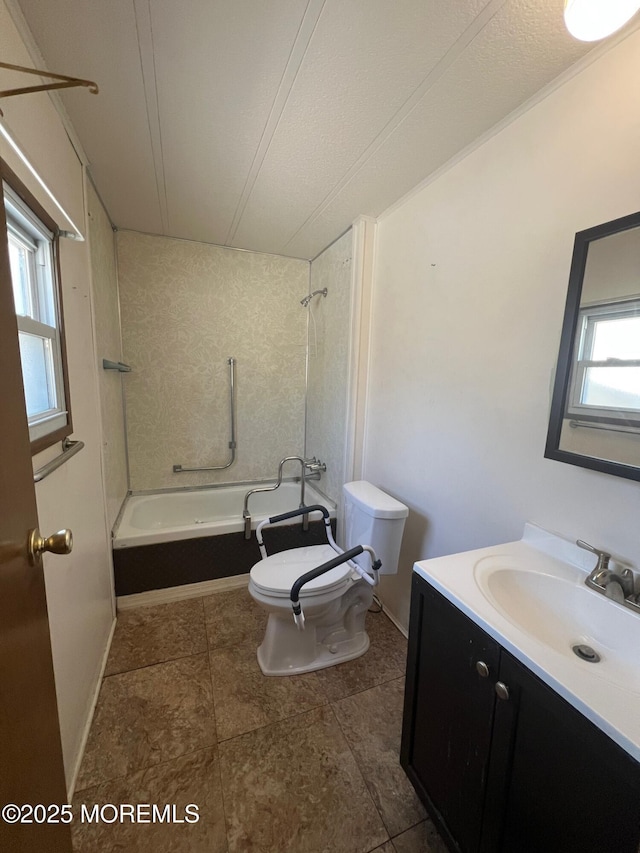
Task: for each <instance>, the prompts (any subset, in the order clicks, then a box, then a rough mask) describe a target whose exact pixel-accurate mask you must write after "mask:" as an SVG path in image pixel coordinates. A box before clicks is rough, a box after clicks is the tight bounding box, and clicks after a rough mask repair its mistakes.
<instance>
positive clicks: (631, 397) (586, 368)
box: [567, 297, 640, 428]
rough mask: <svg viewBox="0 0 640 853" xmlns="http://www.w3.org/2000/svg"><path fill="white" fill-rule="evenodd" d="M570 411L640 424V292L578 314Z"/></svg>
mask: <svg viewBox="0 0 640 853" xmlns="http://www.w3.org/2000/svg"><path fill="white" fill-rule="evenodd" d="M575 352H576V355H575V358H574V363H573V371H572V379H571V388H570V395H569V404H568V408H567V414H568V415H569V416H570V417H577V418H581V419H584V420H594V421H604V422H609V423H624V424H626V425H628V426H631V427H637V428H640V297H637V298H633V299H625V300H620V301H619V302H609V303H607V304H605V305H594V306H585V307H583V308H581V309H580V313H579V317H578V328H577V340H576V351H575Z"/></svg>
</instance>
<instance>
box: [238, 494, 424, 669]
mask: <svg viewBox="0 0 640 853" xmlns="http://www.w3.org/2000/svg"><path fill="white" fill-rule="evenodd" d="M343 493H344V521H345V524H344V530H345V550H348V549H351V548H353V547H354V546H356V545H362V546H369V549H373V551H374V552H375V556H376V557H377V558H378V559H379V560H380V561H381V564H382V565H381V568H380V574H395V573H396V572H397V571H398V558H399V555H400V543H401V541H402V533H403V530H404V525H405V520H406V518H407V515H408V514H409V510H408V508H407V507H406V506H405V505H404V504H403V503H400V501H398V500H396V499H395V498H392V497H391V496H390V495H387V494H386V493H385V492H383V491H381V490H380V489H378V488H377V487H376V486H374V485H372V484H371V483H368V482H366V481H364V480H359V481H357V482H353V483H346V484H345V485H344V486H343ZM325 524H326V526H327V534H328V535H327V538H328V543H327V544H326V545H309V546H305V547H302V548H293V549H291V550H289V551H282V552H280V553H279V554H273V555H271V556H264V557H263V559H262V560H261V561H260V562H259V563H256V565H255V566H254V567H253V568H252V569H251V573H250V576H249V592H250V594H251V596H252V597H253V599H254V600H255V601H256V602H257V603H258V604H259V605H260V606H261V607H262V608H263V609H264V610H266V611H267V613H268V614H269V618H268V621H267V628H266V631H265V636H264V639H263V641H262V644H261V645H260V647H259V648H258V663H259V665H260V669H261V670H262V672H263V673H264V674H265V675H297V674H299V673H303V672H312V671H314V670H317V669H323V668H324V667H327V666H333V665H334V664H337V663H343V662H344V661H348V660H352V659H353V658H357V657H359V656H360V655H363V654H364V653H365V652H366V651H367V649H368V648H369V637H368V636H367V632H366V630H365V616H366V614H367V610H368V609H369V607H370V606H371V604H372V602H373V587H374V586H375V584H376V583H377V575H378V572H377V571H372V558H371V556H370V554H369V553H368V552H367V551H363V553H361V554H359V555H358V556H355V557H354V558H353V561H349V562H344V563H342V564H341V565H339V566H337V567H335V568H332V569H330V570H329V571H327V572H326V573H324V574H322V575H320V576H319V577H316V578H314V579H312V580H310V581H309V582H308V583H305V584H304V586H303V587H302V588H301V590H300V593H299V599H300V601H299V603H300V605H301V608H302V610H303V612H304V628H303V629H302V630H301V629H300V626H299V625H298V624H296V622H295V621H294V616H293V614H292V601H291V597H290V596H291V588H292V586H293V584H294V583H295V581H296V580H297V579H298V578H300V576H301V575H304V574H305V573H306V572H308V571H310V570H311V569H315V568H316V567H318V566H320V565H322V564H323V563H326V562H328V561H330V560H333V559H335V558H336V557H338V556H339V555H340V554H341V553H342V552H341V550H340V549H339V548H338V547H337V546H335V548H334V547H333V545H335V543H333V545H332V544H331V543H332V542H333V537H332V536H331V529H330V526H329V520H328V517H327V518H326V519H325ZM261 551H262V552H263V554H265V555H266V552H265V551H264V548H263V547H261ZM363 574H364V575H366V577H363V576H362V575H363Z"/></svg>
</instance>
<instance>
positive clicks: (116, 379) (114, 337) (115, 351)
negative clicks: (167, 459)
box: [87, 183, 127, 529]
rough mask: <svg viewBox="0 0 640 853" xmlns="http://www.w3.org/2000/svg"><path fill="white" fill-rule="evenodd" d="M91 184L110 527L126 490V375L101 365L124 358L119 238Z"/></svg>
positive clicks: (89, 203)
mask: <svg viewBox="0 0 640 853" xmlns="http://www.w3.org/2000/svg"><path fill="white" fill-rule="evenodd" d="M87 188H88V193H87V207H88V214H87V215H88V222H89V247H90V250H91V279H92V284H93V296H94V305H95V310H94V313H95V326H96V355H97V357H98V358H97V361H98V385H99V392H100V412H101V415H102V471H103V477H104V490H105V498H106V505H107V523H108V526H109V529H111V528H112V527H113V525H114V523H115V520H116V518H117V516H118V512H119V511H120V507H121V506H122V502H123V500H124V498H125V496H126V493H127V458H126V457H127V449H126V445H125V430H124V412H123V389H122V382H123V381H126V374H122V373H118V372H117V371H115V370H103V369H101V367H102V359H103V358H106V359H109V360H110V361H121V360H122V338H121V334H120V306H119V302H118V279H117V269H116V255H115V237H114V233H113V229H112V227H111V222H110V221H109V217H108V216H107V214H106V212H105V210H104V208H103V206H102V203H101V202H100V199H99V198H98V195H97V193H96V191H95V189H94V188H93V186H92V184H90V183H89V184H88V187H87Z"/></svg>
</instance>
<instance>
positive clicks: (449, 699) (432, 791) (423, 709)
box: [401, 575, 500, 853]
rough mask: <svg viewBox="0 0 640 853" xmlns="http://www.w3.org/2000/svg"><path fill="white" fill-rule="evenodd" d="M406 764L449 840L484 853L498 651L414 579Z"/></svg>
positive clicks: (403, 756) (404, 745)
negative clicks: (482, 828) (479, 847)
mask: <svg viewBox="0 0 640 853" xmlns="http://www.w3.org/2000/svg"><path fill="white" fill-rule="evenodd" d="M411 608H412V610H411V624H410V627H409V658H408V661H407V689H406V695H405V718H404V726H403V742H402V753H401V763H402V765H403V767H404V768H405V770H406V772H407V775H408V776H409V778H410V779H411V781H412V783H413V785H414V787H416V789H417V790H418V793H420V794H421V796H422V798H423V799H424V801H425V804H426V805H427V807H428V808H429V811H430V812H431V814H432V816H433V817H434V818H435V820H436V821H437V822H438V825H439V828H440V829H441V830H442V832H443V834H444V835H445V836H446V837H447V838H448V840H449V841H450V842H452V843H453V845H454V846H455V849H458V850H460V851H463V853H472V852H473V851H477V850H478V846H479V843H480V832H481V827H482V813H483V805H484V793H485V780H486V773H487V767H488V762H489V749H490V744H491V729H492V723H493V711H494V705H495V693H494V688H493V685H494V682H495V679H496V677H497V673H498V666H499V659H500V647H499V646H498V644H497V643H496V642H495V641H494V640H492V639H491V637H489V636H488V635H487V634H486V633H485V632H484V631H482V630H481V629H480V628H479V627H478V626H477V625H476V624H475V623H474V622H472V621H471V620H470V619H468V618H467V617H466V616H465V615H464V614H463V613H462V612H461V611H460V610H458V609H457V608H456V607H454V606H453V605H452V604H451V603H450V602H448V601H447V600H446V599H445V598H444V597H443V596H442V595H440V593H439V592H437V591H436V590H435V589H433V588H432V587H431V586H429V584H427V583H425V581H423V580H422V579H421V578H419V577H418V576H417V575H414V576H413V588H412V597H411Z"/></svg>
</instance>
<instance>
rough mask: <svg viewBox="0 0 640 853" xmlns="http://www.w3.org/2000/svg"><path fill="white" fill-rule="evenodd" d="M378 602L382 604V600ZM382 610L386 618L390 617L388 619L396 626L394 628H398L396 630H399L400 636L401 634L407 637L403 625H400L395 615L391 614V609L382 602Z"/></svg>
mask: <svg viewBox="0 0 640 853" xmlns="http://www.w3.org/2000/svg"><path fill="white" fill-rule="evenodd" d="M380 603H381V604H382V602H380ZM382 612H383V613H384V615H385V616H386V617H387V618H388V619H390V620H391V621H392V622H393V624H394V625H395V626H396V628H397V629H398V631H400V633H401V634H402V636H403V637H406V638H407V639H409V631H408V630H407V629H406V628H405V627H404V625H402V624H401V623H400V622H399V621H398V619H397V617H395V616H394V615H393V613H392V612H391V611H390V610H389V609H388V608H387V607H386V605H384V604H382Z"/></svg>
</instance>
